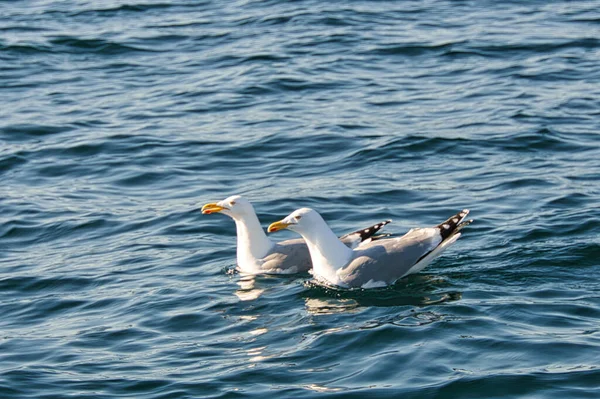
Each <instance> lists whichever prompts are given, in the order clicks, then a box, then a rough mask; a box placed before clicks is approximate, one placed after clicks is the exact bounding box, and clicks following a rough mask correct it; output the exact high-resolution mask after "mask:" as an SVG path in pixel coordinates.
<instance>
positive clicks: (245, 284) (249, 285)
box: [235, 273, 265, 301]
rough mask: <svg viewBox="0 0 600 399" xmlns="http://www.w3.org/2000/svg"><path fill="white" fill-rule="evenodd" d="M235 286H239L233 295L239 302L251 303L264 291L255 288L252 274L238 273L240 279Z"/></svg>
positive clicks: (254, 278) (254, 277)
mask: <svg viewBox="0 0 600 399" xmlns="http://www.w3.org/2000/svg"><path fill="white" fill-rule="evenodd" d="M236 284H237V285H239V286H240V288H239V289H237V290H236V291H235V295H236V296H237V297H238V298H239V299H240V301H253V300H255V299H258V298H259V297H260V296H261V295H262V293H263V292H265V290H264V289H263V288H255V285H256V276H254V275H252V274H242V273H240V279H239V280H238V281H236Z"/></svg>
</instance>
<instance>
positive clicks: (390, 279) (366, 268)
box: [268, 208, 472, 288]
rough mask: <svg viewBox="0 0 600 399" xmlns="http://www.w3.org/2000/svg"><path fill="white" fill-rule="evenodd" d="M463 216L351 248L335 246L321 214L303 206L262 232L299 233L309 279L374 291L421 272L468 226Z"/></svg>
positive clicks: (459, 215)
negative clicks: (307, 259)
mask: <svg viewBox="0 0 600 399" xmlns="http://www.w3.org/2000/svg"><path fill="white" fill-rule="evenodd" d="M468 213H469V211H468V210H467V209H465V210H463V211H461V212H459V213H457V214H456V215H454V216H452V217H451V218H450V219H448V220H446V221H445V222H443V223H441V224H439V225H437V226H435V227H426V228H416V229H412V230H410V231H409V232H408V233H406V234H405V235H403V236H402V237H394V238H385V239H380V240H372V241H368V242H364V243H360V244H359V245H358V246H356V247H355V248H348V247H346V246H345V245H343V244H341V243H340V242H339V240H337V237H335V234H333V232H332V231H331V229H330V228H329V227H328V226H327V223H325V221H324V220H323V218H322V217H321V215H319V214H318V213H317V212H316V211H314V210H312V209H309V208H302V209H298V210H296V211H294V212H292V213H291V214H290V215H289V216H288V217H286V218H285V219H283V220H281V221H279V222H275V223H273V224H271V225H270V226H269V229H268V231H269V232H274V231H277V230H281V229H284V228H287V229H289V230H292V231H295V232H297V233H299V234H300V235H302V237H303V238H304V240H305V241H306V244H307V246H308V249H309V252H310V255H311V258H312V264H313V271H312V273H313V276H314V277H315V279H317V280H320V281H322V282H324V283H326V284H330V285H335V286H339V287H344V288H359V287H362V288H374V287H384V286H387V285H391V284H393V283H394V282H395V281H396V280H398V279H400V278H402V277H404V276H407V275H409V274H413V273H417V272H419V271H421V270H422V269H423V268H425V267H426V266H427V265H428V264H429V263H431V261H432V260H433V259H434V258H435V257H437V256H438V255H439V254H440V253H441V252H442V251H444V250H445V249H446V248H448V247H449V246H450V245H451V244H453V243H454V242H455V241H456V240H457V239H458V238H459V237H460V235H461V233H460V230H462V228H463V227H465V226H467V225H468V224H469V223H471V222H472V220H469V221H465V218H466V216H467V215H468Z"/></svg>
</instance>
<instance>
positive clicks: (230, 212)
mask: <svg viewBox="0 0 600 399" xmlns="http://www.w3.org/2000/svg"><path fill="white" fill-rule="evenodd" d="M217 212H218V213H223V214H225V215H227V216H229V217H230V218H232V219H233V220H234V221H235V226H236V230H237V264H238V270H239V271H241V272H243V273H248V274H261V273H266V274H291V273H299V272H305V271H308V270H309V269H310V268H311V267H312V264H311V261H310V253H309V252H308V248H307V246H306V243H305V242H304V240H303V239H301V238H295V239H292V240H286V241H281V242H274V241H272V240H271V239H270V238H269V237H267V235H266V234H265V232H264V230H263V229H262V228H261V226H260V222H259V221H258V217H257V216H256V212H255V211H254V207H252V204H251V203H250V202H249V201H248V200H246V199H245V198H243V197H241V196H239V195H233V196H231V197H228V198H225V199H224V200H222V201H219V202H213V203H209V204H206V205H204V206H203V207H202V213H203V214H206V215H207V214H211V213H217ZM390 222H391V220H386V221H384V222H381V223H378V224H375V225H373V226H370V227H367V228H364V229H361V230H357V231H354V232H352V233H348V234H346V235H344V236H342V237H340V238H337V237H336V236H335V235H334V234H333V232H331V234H332V235H333V237H335V241H336V243H338V244H340V245H341V246H342V247H344V248H347V249H350V248H355V247H357V246H358V245H359V244H360V243H362V242H367V241H371V240H377V239H379V238H381V237H385V236H384V235H379V236H376V235H375V233H377V232H378V231H379V230H381V228H383V226H385V225H386V224H388V223H390Z"/></svg>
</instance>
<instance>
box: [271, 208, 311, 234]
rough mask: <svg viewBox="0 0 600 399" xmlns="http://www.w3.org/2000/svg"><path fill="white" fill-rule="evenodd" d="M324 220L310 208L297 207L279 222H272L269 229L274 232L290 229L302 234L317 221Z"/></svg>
mask: <svg viewBox="0 0 600 399" xmlns="http://www.w3.org/2000/svg"><path fill="white" fill-rule="evenodd" d="M319 220H322V218H321V217H320V216H319V214H318V213H317V212H316V211H315V210H313V209H310V208H301V209H296V210H295V211H294V212H292V213H290V214H289V215H288V216H286V217H285V218H283V219H281V220H280V221H278V222H275V223H271V225H270V226H269V228H268V229H267V231H268V232H269V233H273V232H275V231H279V230H283V229H288V230H292V231H295V232H296V233H300V234H302V233H303V232H305V231H307V229H310V227H311V226H314V224H315V223H316V222H318V221H319Z"/></svg>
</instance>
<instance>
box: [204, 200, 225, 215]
mask: <svg viewBox="0 0 600 399" xmlns="http://www.w3.org/2000/svg"><path fill="white" fill-rule="evenodd" d="M223 209H225V208H223V207H222V206H219V205H217V204H216V203H214V202H211V203H210V204H206V205H204V206H203V207H202V213H203V214H204V215H210V214H211V213H217V212H221V211H222V210H223Z"/></svg>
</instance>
